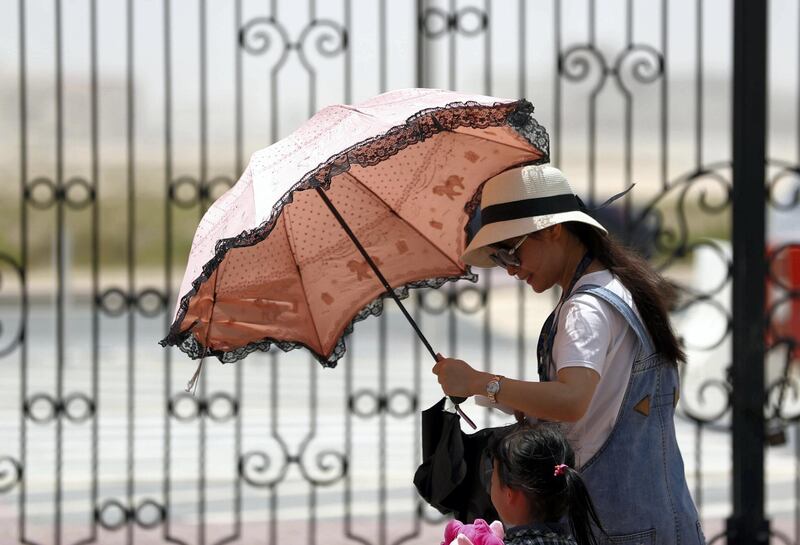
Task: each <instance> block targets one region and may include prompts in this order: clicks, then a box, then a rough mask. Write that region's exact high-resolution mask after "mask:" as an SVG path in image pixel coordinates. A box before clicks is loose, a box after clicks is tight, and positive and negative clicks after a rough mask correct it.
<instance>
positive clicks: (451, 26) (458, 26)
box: [419, 6, 489, 39]
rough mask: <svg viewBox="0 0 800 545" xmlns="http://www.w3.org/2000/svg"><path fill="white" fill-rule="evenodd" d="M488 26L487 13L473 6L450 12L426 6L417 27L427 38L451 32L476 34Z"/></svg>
mask: <svg viewBox="0 0 800 545" xmlns="http://www.w3.org/2000/svg"><path fill="white" fill-rule="evenodd" d="M488 26H489V16H488V14H487V13H486V12H485V11H483V10H481V9H478V8H477V7H475V6H468V7H464V8H462V9H459V10H457V11H454V12H452V13H448V12H447V11H445V10H443V9H440V8H427V9H425V11H424V12H423V13H422V14H421V15H420V18H419V29H420V31H421V32H422V33H423V35H424V36H425V37H426V38H428V39H436V38H441V37H442V36H444V35H446V34H448V33H451V32H456V33H458V34H461V35H462V36H467V37H471V36H477V35H479V34H482V33H483V32H486V29H487V27H488Z"/></svg>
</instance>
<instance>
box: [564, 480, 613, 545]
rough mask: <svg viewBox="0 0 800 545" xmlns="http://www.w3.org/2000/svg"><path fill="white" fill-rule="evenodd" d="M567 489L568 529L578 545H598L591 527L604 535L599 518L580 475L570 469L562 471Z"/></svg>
mask: <svg viewBox="0 0 800 545" xmlns="http://www.w3.org/2000/svg"><path fill="white" fill-rule="evenodd" d="M564 479H565V480H566V488H567V498H568V499H567V502H568V505H567V515H568V517H569V529H570V531H571V532H572V536H573V537H574V538H575V541H576V542H577V544H578V545H598V542H597V539H596V538H595V536H594V531H593V530H592V527H594V528H597V529H598V530H599V531H600V532H602V533H603V534H604V535H605V530H603V525H602V524H601V523H600V518H599V517H598V516H597V512H596V511H595V510H594V504H593V503H592V498H591V497H590V496H589V491H588V490H587V489H586V484H585V483H584V482H583V477H581V474H580V473H579V472H578V471H576V470H575V469H572V468H567V469H566V470H565V471H564Z"/></svg>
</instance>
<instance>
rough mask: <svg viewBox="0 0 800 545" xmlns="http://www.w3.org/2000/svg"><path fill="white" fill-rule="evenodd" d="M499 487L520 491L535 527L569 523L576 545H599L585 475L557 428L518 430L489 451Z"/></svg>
mask: <svg viewBox="0 0 800 545" xmlns="http://www.w3.org/2000/svg"><path fill="white" fill-rule="evenodd" d="M489 455H490V456H491V458H492V459H493V460H494V465H495V467H497V475H498V477H499V479H500V482H501V483H502V484H503V485H504V486H506V487H509V488H512V489H515V490H520V491H522V492H523V493H524V494H525V496H526V497H527V498H528V501H529V503H530V506H531V511H532V512H531V515H532V517H533V518H534V519H535V520H536V521H537V522H558V521H560V520H561V519H562V518H563V517H564V515H567V517H568V518H569V525H570V530H571V531H572V535H573V537H574V538H575V541H576V542H577V543H578V545H596V544H597V540H596V539H595V537H594V532H593V531H592V525H594V526H596V527H597V528H598V529H599V530H600V531H601V532H604V531H603V527H602V525H601V524H600V519H599V518H598V516H597V513H596V512H595V509H594V505H593V504H592V500H591V498H590V497H589V492H588V490H587V489H586V485H585V484H584V482H583V478H582V477H581V474H580V473H579V472H578V471H577V470H575V468H574V467H575V454H574V452H573V451H572V447H570V445H569V443H568V442H567V440H566V438H565V437H564V435H563V434H562V433H561V431H560V430H559V429H558V428H557V427H556V425H554V424H540V425H536V426H527V425H525V426H519V427H515V428H514V429H512V430H511V431H510V432H508V433H506V434H505V435H503V436H502V437H500V438H498V440H497V441H495V442H494V443H493V444H492V445H490V447H489Z"/></svg>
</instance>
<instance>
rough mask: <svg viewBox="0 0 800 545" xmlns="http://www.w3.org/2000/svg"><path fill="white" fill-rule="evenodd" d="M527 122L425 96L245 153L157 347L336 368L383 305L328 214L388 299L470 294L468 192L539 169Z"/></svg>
mask: <svg viewBox="0 0 800 545" xmlns="http://www.w3.org/2000/svg"><path fill="white" fill-rule="evenodd" d="M532 114H533V106H532V105H531V104H530V103H529V102H527V101H525V100H519V101H509V100H503V99H497V98H493V97H486V96H476V95H464V94H458V93H453V92H449V91H442V90H432V89H407V90H400V91H393V92H390V93H385V94H383V95H379V96H377V97H375V98H373V99H370V100H368V101H366V102H363V103H361V104H358V105H354V106H348V105H336V106H330V107H327V108H325V109H323V110H321V111H320V112H319V113H317V114H316V115H314V116H313V117H312V118H311V119H309V120H308V121H307V122H306V123H304V124H303V125H302V126H301V127H300V128H299V129H297V130H296V131H295V132H294V133H292V134H291V135H289V136H288V137H286V138H285V139H283V140H281V141H279V142H276V143H275V144H273V145H271V146H269V147H268V148H265V149H263V150H260V151H258V152H256V153H254V154H253V156H252V157H251V159H250V163H249V164H248V166H247V169H246V170H245V172H244V174H243V175H242V177H241V178H240V179H239V181H238V182H237V183H236V184H235V185H234V186H233V187H232V188H231V189H230V190H228V191H227V192H226V193H225V194H224V195H222V196H221V197H220V198H219V199H218V200H217V201H216V202H214V204H213V205H212V206H211V207H210V208H209V209H208V211H207V212H206V214H205V215H204V216H203V219H202V220H201V222H200V225H199V226H198V228H197V232H196V234H195V237H194V241H193V243H192V249H191V252H190V254H189V262H188V265H187V267H186V272H185V275H184V278H183V282H182V284H181V288H180V297H179V300H178V304H177V306H176V309H175V315H174V320H173V322H172V326H171V327H170V331H169V335H168V336H167V337H166V338H165V339H164V340H162V341H161V344H162V345H164V346H167V345H176V346H179V347H180V349H181V350H183V351H184V352H186V353H187V354H189V355H190V356H192V357H194V358H200V357H202V356H204V355H205V354H213V355H215V356H217V357H218V358H219V359H220V360H221V361H223V362H231V361H235V360H238V359H241V358H243V357H244V356H245V355H247V354H248V353H250V352H252V351H253V350H257V349H259V350H266V349H268V348H269V347H270V346H271V345H273V344H274V345H276V346H278V347H279V348H281V349H283V350H290V349H293V348H297V347H300V346H303V347H306V348H308V349H309V350H310V351H311V352H312V353H313V354H314V356H315V357H316V358H317V359H318V360H319V361H320V362H321V363H322V364H323V365H326V366H334V365H335V364H336V362H337V360H338V359H339V358H341V356H342V355H343V354H344V350H345V345H344V336H345V335H346V334H347V333H348V332H349V331H350V330H351V329H352V325H353V324H354V323H355V322H357V321H359V320H361V319H364V318H366V317H367V316H369V315H377V314H380V312H381V311H382V308H383V298H384V297H386V296H387V293H386V289H385V288H384V286H383V285H382V284H381V282H379V281H378V278H376V275H375V273H374V271H373V270H372V268H371V267H370V264H369V263H368V262H367V260H365V258H364V256H363V255H362V253H360V252H359V250H358V249H357V247H356V246H355V245H354V243H353V240H352V238H351V235H349V234H348V233H347V232H346V231H345V230H344V229H343V228H342V226H341V225H340V223H339V222H338V221H337V219H336V218H335V216H334V214H332V213H331V209H330V207H329V205H328V204H326V202H325V201H326V200H329V201H330V203H332V205H333V206H335V208H336V209H337V210H338V212H339V213H340V214H341V216H342V218H344V220H345V221H346V222H347V224H348V225H349V227H350V229H351V230H352V233H353V235H355V237H357V238H358V240H360V243H361V245H363V248H364V249H365V250H366V252H367V253H368V254H369V256H370V257H371V258H372V260H373V261H374V264H375V265H377V266H378V267H379V268H380V271H381V272H382V273H383V276H384V277H385V279H386V280H387V282H388V284H389V285H390V286H391V288H392V289H393V290H394V292H395V294H396V295H398V296H405V295H407V294H408V289H409V288H413V287H439V286H441V285H442V284H443V283H445V282H447V281H452V280H458V279H460V278H470V279H472V280H475V278H476V277H475V276H474V275H472V274H471V272H470V271H469V268H468V267H467V266H466V265H465V264H464V263H462V262H461V261H460V260H459V257H460V255H461V252H462V251H463V249H464V247H465V245H466V237H467V234H466V229H465V228H466V226H467V223H468V220H469V210H473V209H475V208H476V207H477V203H478V199H479V188H480V187H481V185H482V184H483V182H485V181H486V180H487V179H488V178H490V177H492V176H494V175H496V174H498V173H499V172H502V171H503V170H506V169H508V168H511V167H513V166H518V165H522V164H530V163H536V162H545V161H547V159H548V137H547V133H546V131H545V130H544V128H543V127H541V126H540V125H539V124H538V123H537V122H536V120H535V119H534V118H533V117H532ZM315 189H316V190H318V191H308V190H315ZM319 190H325V193H324V195H322V197H321V194H320V192H319ZM323 197H327V199H324V198H323Z"/></svg>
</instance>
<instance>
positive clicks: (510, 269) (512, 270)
mask: <svg viewBox="0 0 800 545" xmlns="http://www.w3.org/2000/svg"><path fill="white" fill-rule="evenodd" d="M518 271H519V268H517V267H514V266H511V265H509V266H508V267H506V272H507V273H508V276H516V275H517V272H518Z"/></svg>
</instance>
